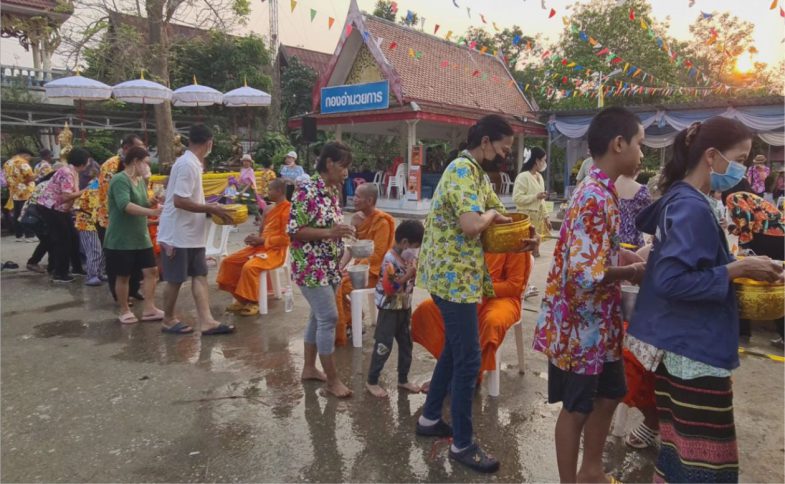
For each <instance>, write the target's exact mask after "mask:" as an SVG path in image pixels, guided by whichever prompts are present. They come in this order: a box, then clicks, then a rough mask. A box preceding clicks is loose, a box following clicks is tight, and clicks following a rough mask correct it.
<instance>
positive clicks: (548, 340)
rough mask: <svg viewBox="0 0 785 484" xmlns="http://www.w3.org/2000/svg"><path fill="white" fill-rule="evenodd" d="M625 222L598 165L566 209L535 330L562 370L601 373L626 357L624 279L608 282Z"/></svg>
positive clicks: (537, 339)
mask: <svg viewBox="0 0 785 484" xmlns="http://www.w3.org/2000/svg"><path fill="white" fill-rule="evenodd" d="M620 224H621V217H620V214H619V201H618V196H617V194H616V188H615V186H614V184H613V181H612V180H611V179H610V178H608V176H607V175H605V173H603V172H602V171H600V170H599V169H598V168H596V167H594V168H592V170H591V171H590V172H589V176H587V177H586V178H585V179H584V181H583V183H582V184H580V185H579V186H578V189H577V190H576V192H575V193H574V194H573V196H572V199H571V200H570V203H569V206H568V208H567V214H566V215H565V218H564V222H563V223H562V227H561V232H560V234H559V240H558V242H557V243H556V248H555V249H554V254H553V262H552V263H551V268H550V270H549V271H548V278H547V283H546V287H545V295H544V297H543V300H542V307H541V310H540V317H539V319H538V320H537V328H536V329H535V332H534V345H533V346H534V349H535V350H537V351H541V352H543V353H545V354H546V355H547V356H548V357H549V358H550V361H551V363H553V364H554V365H556V366H557V367H559V368H561V369H562V370H565V371H570V372H573V373H579V374H585V375H596V374H599V373H601V372H602V368H603V365H604V364H605V362H608V361H618V360H620V359H621V357H622V339H623V328H622V314H621V283H620V282H618V281H617V282H603V279H604V277H605V271H606V270H607V269H608V268H610V267H614V266H618V264H619V247H620V241H619V236H618V233H619V226H620Z"/></svg>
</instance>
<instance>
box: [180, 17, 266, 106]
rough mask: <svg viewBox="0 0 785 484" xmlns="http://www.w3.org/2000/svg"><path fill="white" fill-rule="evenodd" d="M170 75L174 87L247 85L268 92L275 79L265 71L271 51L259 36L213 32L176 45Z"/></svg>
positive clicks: (230, 88) (235, 86)
mask: <svg viewBox="0 0 785 484" xmlns="http://www.w3.org/2000/svg"><path fill="white" fill-rule="evenodd" d="M171 53H172V57H171V60H170V65H171V67H170V78H171V83H172V86H175V87H180V86H183V85H186V84H191V83H192V82H193V77H194V76H196V80H197V82H199V83H200V84H204V85H206V86H210V87H213V88H215V89H218V90H219V91H222V92H226V91H230V90H232V89H235V88H237V87H240V86H242V85H243V82H245V81H247V82H248V85H249V86H253V87H255V88H257V89H262V90H265V91H269V90H270V86H272V80H271V79H270V76H268V75H267V74H265V67H266V66H268V65H269V64H270V53H269V51H268V50H267V48H266V47H265V45H264V40H262V38H261V37H259V36H256V35H253V34H251V35H248V36H244V37H235V36H232V35H228V34H226V33H224V32H218V31H211V32H210V33H209V34H208V35H206V36H204V37H201V38H197V39H191V40H187V41H185V40H184V41H179V42H177V43H175V44H174V45H172V51H171Z"/></svg>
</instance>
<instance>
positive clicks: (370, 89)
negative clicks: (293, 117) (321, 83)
mask: <svg viewBox="0 0 785 484" xmlns="http://www.w3.org/2000/svg"><path fill="white" fill-rule="evenodd" d="M389 106H390V84H389V82H387V81H386V80H384V81H379V82H368V83H366V84H349V85H346V86H330V87H323V88H322V95H321V112H322V114H333V113H351V112H355V111H369V110H371V109H387V108H388V107H389Z"/></svg>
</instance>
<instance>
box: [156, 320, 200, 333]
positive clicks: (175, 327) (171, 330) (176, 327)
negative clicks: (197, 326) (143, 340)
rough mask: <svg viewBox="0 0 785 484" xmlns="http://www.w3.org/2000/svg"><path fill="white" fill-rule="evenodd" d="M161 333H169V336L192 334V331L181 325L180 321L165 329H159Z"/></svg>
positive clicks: (190, 328) (188, 327)
mask: <svg viewBox="0 0 785 484" xmlns="http://www.w3.org/2000/svg"><path fill="white" fill-rule="evenodd" d="M161 332H162V333H169V334H188V333H193V332H194V329H193V328H192V327H190V326H188V325H187V324H185V323H183V322H182V321H177V322H176V323H175V324H173V325H172V326H169V327H166V326H164V327H163V328H161Z"/></svg>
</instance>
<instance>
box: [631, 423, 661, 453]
mask: <svg viewBox="0 0 785 484" xmlns="http://www.w3.org/2000/svg"><path fill="white" fill-rule="evenodd" d="M658 434H659V432H657V431H656V430H653V429H650V428H649V427H648V426H647V425H646V424H644V423H641V424H640V425H639V426H638V427H636V428H635V430H633V431H632V432H630V433H629V434H627V437H626V438H625V439H624V443H625V444H627V445H629V446H630V447H632V448H634V449H645V448H646V447H649V446H651V445H654V444H655V442H656V441H657V435H658Z"/></svg>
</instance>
